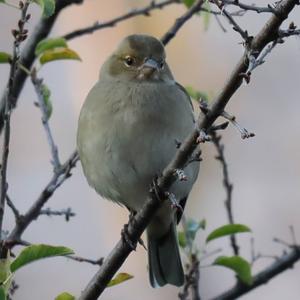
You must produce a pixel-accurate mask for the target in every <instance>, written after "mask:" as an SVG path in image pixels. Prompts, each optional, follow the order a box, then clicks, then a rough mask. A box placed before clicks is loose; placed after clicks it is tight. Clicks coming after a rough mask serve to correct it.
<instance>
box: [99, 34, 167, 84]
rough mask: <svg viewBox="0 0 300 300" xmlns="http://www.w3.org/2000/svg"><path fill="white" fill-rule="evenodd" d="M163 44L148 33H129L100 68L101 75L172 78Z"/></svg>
mask: <svg viewBox="0 0 300 300" xmlns="http://www.w3.org/2000/svg"><path fill="white" fill-rule="evenodd" d="M165 58H166V54H165V49H164V46H163V44H162V43H161V42H160V41H159V40H158V39H156V38H154V37H152V36H149V35H138V34H135V35H130V36H128V37H126V38H125V39H123V40H122V42H121V43H120V44H119V46H118V48H117V49H116V51H115V52H114V53H113V54H112V55H111V56H110V57H109V58H108V60H107V61H106V62H105V64H104V65H103V67H102V69H101V74H100V76H101V77H104V76H109V77H114V78H117V79H120V80H138V81H143V80H148V81H157V80H164V81H165V80H172V79H173V77H172V74H171V72H170V69H169V67H168V65H167V64H166V62H165Z"/></svg>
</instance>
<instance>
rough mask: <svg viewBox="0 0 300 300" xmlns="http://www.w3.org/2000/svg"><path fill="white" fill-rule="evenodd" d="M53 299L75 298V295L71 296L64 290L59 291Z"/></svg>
mask: <svg viewBox="0 0 300 300" xmlns="http://www.w3.org/2000/svg"><path fill="white" fill-rule="evenodd" d="M55 300H75V297H74V296H72V295H71V294H69V293H67V292H64V293H61V294H59V295H58V296H57V297H56V298H55Z"/></svg>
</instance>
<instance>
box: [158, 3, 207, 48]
mask: <svg viewBox="0 0 300 300" xmlns="http://www.w3.org/2000/svg"><path fill="white" fill-rule="evenodd" d="M203 2H204V0H197V1H195V3H194V4H193V5H192V6H191V7H190V9H189V10H188V11H187V12H186V13H185V14H183V15H182V16H181V17H179V18H178V19H177V20H176V21H175V23H174V25H173V26H172V27H171V28H170V29H169V30H168V31H167V32H166V33H165V34H164V36H163V37H162V38H161V42H162V43H163V44H164V45H166V44H168V43H169V42H170V40H171V39H173V38H174V37H175V35H176V33H177V32H178V30H179V29H180V28H181V27H182V26H183V25H184V24H185V22H186V21H188V20H189V19H190V18H191V17H192V16H193V15H194V14H196V13H197V12H199V11H200V10H201V8H202V5H203Z"/></svg>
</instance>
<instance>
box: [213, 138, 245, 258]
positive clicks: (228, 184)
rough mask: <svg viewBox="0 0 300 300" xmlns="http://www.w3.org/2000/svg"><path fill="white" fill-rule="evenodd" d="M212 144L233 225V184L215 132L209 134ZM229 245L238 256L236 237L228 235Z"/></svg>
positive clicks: (222, 149) (229, 218)
mask: <svg viewBox="0 0 300 300" xmlns="http://www.w3.org/2000/svg"><path fill="white" fill-rule="evenodd" d="M211 137H212V142H213V144H214V145H215V147H216V150H217V156H216V159H217V160H218V161H219V162H220V163H221V166H222V171H223V186H224V188H225V191H226V200H225V207H226V212H227V217H228V220H229V223H230V224H234V218H233V212H232V189H233V184H232V183H231V182H230V179H229V173H228V165H227V162H226V158H225V155H224V144H222V143H221V136H220V135H218V134H217V133H216V132H213V133H212V134H211ZM230 244H231V247H232V250H233V253H234V255H239V246H238V244H237V240H236V236H235V235H234V234H233V235H230Z"/></svg>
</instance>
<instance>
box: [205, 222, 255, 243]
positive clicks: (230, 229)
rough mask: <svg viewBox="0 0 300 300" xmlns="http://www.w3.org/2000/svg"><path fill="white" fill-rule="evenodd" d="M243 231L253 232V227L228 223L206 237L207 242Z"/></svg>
mask: <svg viewBox="0 0 300 300" xmlns="http://www.w3.org/2000/svg"><path fill="white" fill-rule="evenodd" d="M242 232H251V229H250V228H249V227H248V226H246V225H243V224H228V225H224V226H221V227H219V228H217V229H215V230H213V231H212V232H211V233H210V234H209V235H208V237H207V238H206V243H208V242H209V241H212V240H214V239H217V238H220V237H223V236H227V235H231V234H235V233H242Z"/></svg>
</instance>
